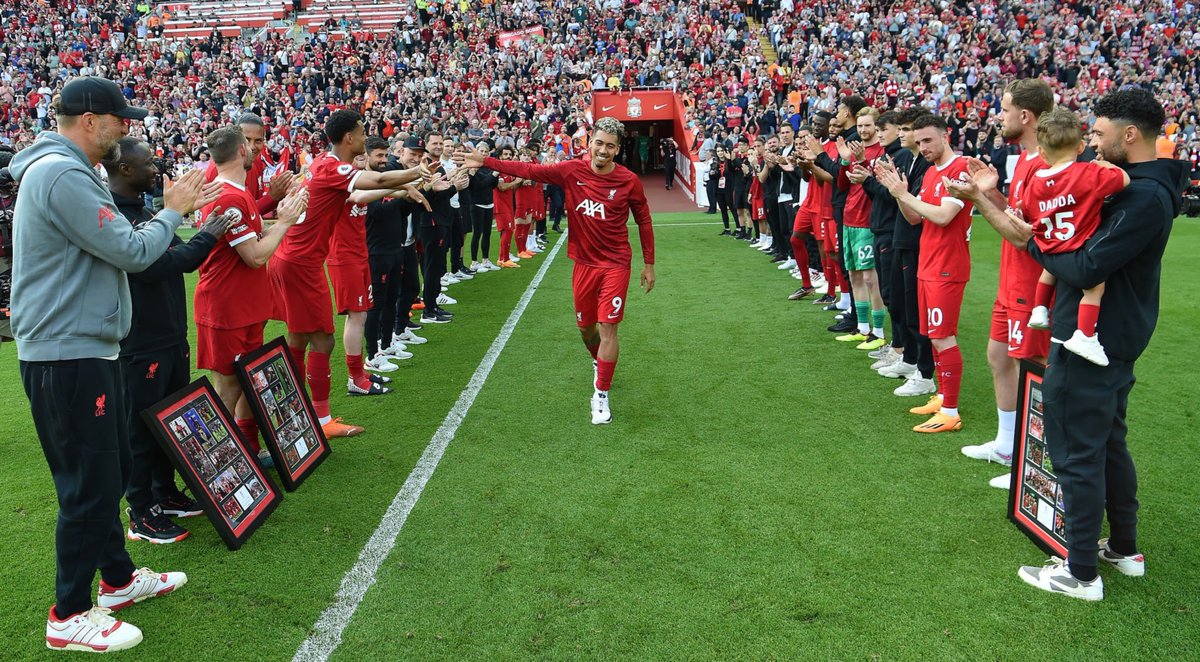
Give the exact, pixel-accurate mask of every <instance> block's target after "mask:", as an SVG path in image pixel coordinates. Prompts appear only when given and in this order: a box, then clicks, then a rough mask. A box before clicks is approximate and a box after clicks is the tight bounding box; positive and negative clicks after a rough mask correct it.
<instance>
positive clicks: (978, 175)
mask: <svg viewBox="0 0 1200 662" xmlns="http://www.w3.org/2000/svg"><path fill="white" fill-rule="evenodd" d="M967 173H968V174H969V175H971V181H972V182H974V184H975V186H976V187H977V188H978V190H979V192H980V193H989V192H991V191H995V190H996V187H998V186H999V185H1000V173H999V172H998V171H997V170H996V167H995V166H993V165H989V164H987V163H984V162H983V161H980V160H979V159H977V158H974V157H969V158H968V159H967ZM955 197H958V196H955Z"/></svg>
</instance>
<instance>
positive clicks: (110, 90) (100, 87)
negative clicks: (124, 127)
mask: <svg viewBox="0 0 1200 662" xmlns="http://www.w3.org/2000/svg"><path fill="white" fill-rule="evenodd" d="M58 102H59V112H60V113H62V114H63V115H82V114H84V113H96V114H97V115H116V116H117V117H123V118H125V119H129V120H143V119H146V116H147V115H149V114H150V111H148V110H146V109H145V108H138V107H137V106H131V105H129V104H128V103H127V102H126V101H125V95H123V94H121V88H120V87H118V86H117V84H116V83H114V82H112V81H111V80H109V79H107V78H101V77H99V76H80V77H78V78H72V79H71V80H69V81H67V84H66V85H64V86H63V89H62V92H60V93H59V97H58Z"/></svg>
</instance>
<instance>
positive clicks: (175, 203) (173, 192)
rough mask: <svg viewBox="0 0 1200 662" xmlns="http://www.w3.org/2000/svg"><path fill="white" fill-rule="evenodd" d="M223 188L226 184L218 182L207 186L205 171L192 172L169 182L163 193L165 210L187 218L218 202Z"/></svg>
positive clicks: (212, 182)
mask: <svg viewBox="0 0 1200 662" xmlns="http://www.w3.org/2000/svg"><path fill="white" fill-rule="evenodd" d="M223 188H224V184H222V183H221V182H218V181H216V180H214V181H211V182H209V183H207V184H205V183H204V171H203V170H200V169H196V170H192V171H190V172H188V173H187V174H186V175H184V176H182V177H180V178H179V179H177V180H175V181H174V182H171V181H170V180H168V183H167V186H166V188H165V189H164V191H163V208H164V209H170V210H172V211H175V212H178V213H179V215H180V216H187V215H188V214H190V213H192V212H194V211H196V210H197V209H200V208H202V207H206V206H208V205H210V204H212V203H214V202H216V201H217V198H219V197H221V190H222V189H223Z"/></svg>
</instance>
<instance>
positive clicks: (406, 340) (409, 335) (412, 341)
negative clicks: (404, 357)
mask: <svg viewBox="0 0 1200 662" xmlns="http://www.w3.org/2000/svg"><path fill="white" fill-rule="evenodd" d="M392 342H393V343H397V342H399V343H402V344H405V345H424V344H425V343H427V342H429V340H427V339H425V338H422V337H421V336H418V335H417V334H415V333H413V330H412V329H405V330H404V333H401V334H400V335H396V334H394V333H393V334H392ZM405 349H407V347H406V348H405Z"/></svg>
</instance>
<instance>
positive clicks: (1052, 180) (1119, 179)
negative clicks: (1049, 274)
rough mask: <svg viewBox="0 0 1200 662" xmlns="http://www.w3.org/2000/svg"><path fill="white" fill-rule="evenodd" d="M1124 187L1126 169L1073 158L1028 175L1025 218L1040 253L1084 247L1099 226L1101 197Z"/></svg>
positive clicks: (1102, 202) (1060, 251)
mask: <svg viewBox="0 0 1200 662" xmlns="http://www.w3.org/2000/svg"><path fill="white" fill-rule="evenodd" d="M1124 188H1125V172H1124V171H1122V170H1121V169H1120V168H1105V167H1104V166H1100V165H1096V164H1095V163H1091V162H1085V161H1072V162H1070V163H1066V164H1063V165H1060V166H1055V167H1053V168H1047V169H1040V170H1037V171H1035V172H1034V173H1033V176H1032V177H1030V178H1029V186H1028V190H1027V191H1026V192H1025V198H1024V202H1025V207H1024V209H1023V210H1022V211H1023V213H1024V214H1025V220H1026V221H1027V222H1029V223H1030V224H1032V225H1033V240H1034V241H1036V242H1037V245H1038V248H1040V249H1042V252H1043V253H1066V252H1069V251H1074V250H1078V249H1080V248H1081V247H1083V244H1084V242H1086V241H1087V240H1088V239H1090V238H1091V237H1092V234H1093V233H1094V232H1095V231H1096V227H1097V226H1099V225H1100V206H1101V205H1103V204H1104V199H1105V198H1107V197H1108V196H1110V195H1114V194H1116V193H1119V192H1120V191H1121V190H1122V189H1124Z"/></svg>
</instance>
